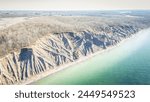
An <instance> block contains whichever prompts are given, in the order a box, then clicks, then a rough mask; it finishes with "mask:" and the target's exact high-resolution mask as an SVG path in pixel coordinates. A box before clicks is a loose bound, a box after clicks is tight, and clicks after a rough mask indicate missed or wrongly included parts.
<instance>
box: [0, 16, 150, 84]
mask: <svg viewBox="0 0 150 102" xmlns="http://www.w3.org/2000/svg"><path fill="white" fill-rule="evenodd" d="M149 21H150V20H149V19H146V18H142V19H141V18H128V17H126V18H125V17H120V18H115V19H114V18H107V19H106V18H103V17H35V18H33V19H31V20H28V21H24V22H20V23H17V24H14V25H11V26H9V27H6V28H3V29H0V56H1V57H0V84H18V83H22V82H24V81H26V80H28V79H30V78H32V77H35V75H38V74H40V73H43V72H45V71H51V70H54V69H55V68H56V67H57V66H62V65H64V64H67V63H71V62H74V61H76V60H78V59H80V58H81V57H82V58H83V57H85V56H88V54H91V53H95V52H97V51H100V50H105V49H107V48H108V47H109V46H115V45H116V44H117V43H119V42H120V41H121V40H123V39H125V38H128V37H131V36H132V35H134V34H136V33H137V32H138V31H140V30H142V29H146V28H148V27H149V26H150V24H149Z"/></svg>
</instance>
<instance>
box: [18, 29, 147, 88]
mask: <svg viewBox="0 0 150 102" xmlns="http://www.w3.org/2000/svg"><path fill="white" fill-rule="evenodd" d="M145 30H147V29H144V30H141V31H139V32H137V33H136V34H134V35H132V36H131V37H129V38H126V39H123V40H122V41H121V42H119V43H118V44H117V45H114V46H109V47H108V48H107V49H105V50H100V51H98V52H95V53H93V54H90V55H88V56H85V57H82V58H79V59H78V60H76V61H75V62H71V63H66V64H64V65H61V66H58V67H56V68H55V69H53V70H52V69H50V70H47V71H45V72H43V73H40V74H38V75H35V76H33V77H30V79H28V80H25V81H23V82H22V83H18V84H21V85H26V84H32V82H35V81H37V80H40V79H42V78H44V77H47V76H50V75H52V74H55V73H57V72H59V71H63V70H65V69H66V68H69V67H71V66H75V65H76V64H78V63H82V62H84V61H86V60H88V59H90V58H92V57H94V56H96V55H99V54H104V53H107V52H108V51H111V50H113V49H115V48H117V47H118V46H121V45H122V44H124V43H126V42H127V41H132V40H133V39H137V38H140V37H141V36H142V35H141V34H140V33H141V32H143V31H145Z"/></svg>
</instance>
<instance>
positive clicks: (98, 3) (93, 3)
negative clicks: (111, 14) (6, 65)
mask: <svg viewBox="0 0 150 102" xmlns="http://www.w3.org/2000/svg"><path fill="white" fill-rule="evenodd" d="M149 4H150V0H138V1H137V0H132V1H131V0H111V1H110V0H82V1H81V0H0V10H54V11H58V10H60V11H61V10H63V11H65V10H67V11H70V10H150V6H149Z"/></svg>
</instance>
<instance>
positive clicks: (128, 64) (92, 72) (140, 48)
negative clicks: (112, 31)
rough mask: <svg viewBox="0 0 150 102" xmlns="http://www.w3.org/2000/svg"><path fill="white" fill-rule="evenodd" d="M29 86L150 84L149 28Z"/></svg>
mask: <svg viewBox="0 0 150 102" xmlns="http://www.w3.org/2000/svg"><path fill="white" fill-rule="evenodd" d="M32 84H44V85H47V84H50V85H135V84H139V85H140V84H150V29H149V30H145V31H142V32H140V33H139V34H137V36H136V37H135V38H134V39H133V38H131V40H130V39H129V40H127V41H125V42H124V43H121V44H120V45H119V46H118V47H115V48H113V49H111V50H109V51H106V52H104V53H103V54H99V55H97V56H95V57H92V58H90V59H88V60H87V61H84V62H82V63H80V64H77V65H75V66H71V67H69V68H66V69H65V70H62V71H60V72H57V73H55V74H52V75H49V76H48V77H45V78H42V79H41V80H38V81H36V82H34V83H32Z"/></svg>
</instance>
